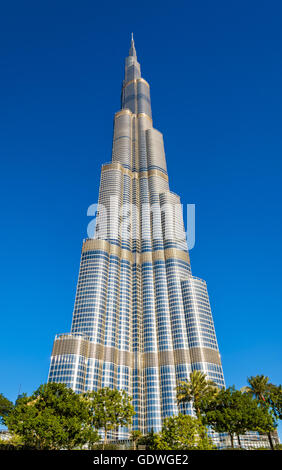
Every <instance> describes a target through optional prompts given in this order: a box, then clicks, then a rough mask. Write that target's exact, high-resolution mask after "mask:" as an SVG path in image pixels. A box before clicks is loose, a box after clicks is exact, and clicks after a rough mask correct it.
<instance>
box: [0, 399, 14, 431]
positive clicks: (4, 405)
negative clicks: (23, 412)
mask: <svg viewBox="0 0 282 470" xmlns="http://www.w3.org/2000/svg"><path fill="white" fill-rule="evenodd" d="M13 406H14V405H13V403H12V402H11V401H10V400H8V398H6V397H4V395H2V393H0V424H3V423H5V418H7V416H8V415H9V413H10V412H11V411H12V409H13Z"/></svg>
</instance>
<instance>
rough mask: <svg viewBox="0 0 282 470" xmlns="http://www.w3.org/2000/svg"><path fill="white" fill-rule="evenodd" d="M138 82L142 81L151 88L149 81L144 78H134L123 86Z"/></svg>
mask: <svg viewBox="0 0 282 470" xmlns="http://www.w3.org/2000/svg"><path fill="white" fill-rule="evenodd" d="M137 82H142V83H144V84H145V85H147V87H148V88H150V85H149V83H148V82H147V81H146V80H144V78H134V79H133V80H130V81H129V82H127V83H125V84H124V85H123V88H125V87H127V86H128V85H131V83H137Z"/></svg>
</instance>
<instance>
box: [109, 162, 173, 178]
mask: <svg viewBox="0 0 282 470" xmlns="http://www.w3.org/2000/svg"><path fill="white" fill-rule="evenodd" d="M110 170H118V171H120V172H122V173H123V174H124V175H128V176H130V178H136V179H140V178H150V177H152V176H160V177H161V178H163V179H164V180H166V181H168V176H167V174H166V173H164V171H165V170H164V171H161V170H158V169H152V170H148V171H140V172H138V171H131V170H129V169H128V168H125V167H124V166H123V165H122V164H121V163H119V162H113V163H106V164H105V165H103V166H102V172H104V171H110Z"/></svg>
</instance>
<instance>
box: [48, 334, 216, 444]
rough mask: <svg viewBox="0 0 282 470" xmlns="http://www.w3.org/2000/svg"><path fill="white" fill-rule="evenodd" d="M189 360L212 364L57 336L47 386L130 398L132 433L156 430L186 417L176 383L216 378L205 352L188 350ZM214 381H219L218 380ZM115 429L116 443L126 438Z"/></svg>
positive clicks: (213, 357)
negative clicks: (203, 375) (110, 391)
mask: <svg viewBox="0 0 282 470" xmlns="http://www.w3.org/2000/svg"><path fill="white" fill-rule="evenodd" d="M190 353H192V355H193V357H196V358H198V357H201V358H205V359H206V360H207V361H208V360H213V361H215V360H216V361H217V364H216V363H215V362H194V363H187V362H183V360H184V359H186V358H187V355H188V354H189V350H180V349H179V350H175V351H164V352H159V353H143V354H134V353H129V352H127V351H120V350H118V349H116V348H109V347H105V346H101V345H100V344H97V343H94V342H93V341H91V340H90V339H88V338H87V337H85V336H84V335H82V334H77V333H73V334H71V333H70V334H62V335H58V336H57V337H56V339H55V342H54V346H53V351H52V357H51V366H50V372H49V379H48V380H49V381H50V382H63V383H65V384H66V385H67V386H68V387H70V388H72V389H73V390H74V391H76V392H77V393H82V392H85V391H87V390H97V389H99V388H101V387H110V388H117V389H120V390H121V389H123V390H125V391H126V392H127V393H128V394H129V395H131V396H132V397H133V405H134V408H135V412H136V415H135V417H134V423H133V428H134V429H139V430H141V431H142V432H143V433H146V432H149V431H150V430H151V429H152V428H153V429H154V431H160V429H161V427H162V421H163V420H164V419H165V418H166V417H168V416H172V415H175V414H177V413H178V412H184V411H185V412H188V413H192V408H191V406H190V405H185V410H184V408H183V405H181V406H180V407H179V408H178V406H177V402H176V392H175V388H176V384H177V382H179V381H182V380H186V379H187V377H188V376H189V373H190V372H191V371H192V370H195V369H197V370H203V371H210V374H211V375H213V376H215V375H217V376H218V377H220V380H223V378H222V370H221V365H220V359H219V356H218V355H217V354H216V353H215V352H214V351H213V350H210V349H208V348H204V349H203V350H200V349H199V348H194V349H193V350H192V351H190ZM220 380H219V381H220ZM126 437H127V436H126V431H125V430H120V435H119V436H118V438H123V439H124V438H126Z"/></svg>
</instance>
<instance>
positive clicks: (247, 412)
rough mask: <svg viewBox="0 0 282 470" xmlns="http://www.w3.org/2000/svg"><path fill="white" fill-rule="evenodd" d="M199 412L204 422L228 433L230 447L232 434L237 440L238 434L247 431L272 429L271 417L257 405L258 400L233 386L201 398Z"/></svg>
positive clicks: (218, 430) (217, 430) (261, 431)
mask: <svg viewBox="0 0 282 470" xmlns="http://www.w3.org/2000/svg"><path fill="white" fill-rule="evenodd" d="M201 412H202V414H203V419H204V423H205V424H207V425H209V426H211V427H212V429H213V430H214V431H216V432H219V433H222V432H226V433H228V434H229V435H230V438H231V445H232V447H233V445H234V444H233V437H234V434H235V435H236V436H237V437H238V440H239V436H240V434H245V433H246V432H247V431H258V432H260V433H264V432H267V431H269V432H270V431H273V429H274V421H273V418H272V417H271V416H270V415H269V413H268V412H267V410H266V409H264V408H262V407H260V406H259V402H258V400H256V399H253V398H252V397H251V396H250V395H248V394H246V393H243V392H241V391H239V390H235V388H234V387H230V388H228V389H222V390H220V391H219V392H218V393H217V395H215V397H214V399H213V400H204V399H203V400H202V402H201ZM239 443H240V441H239Z"/></svg>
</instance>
